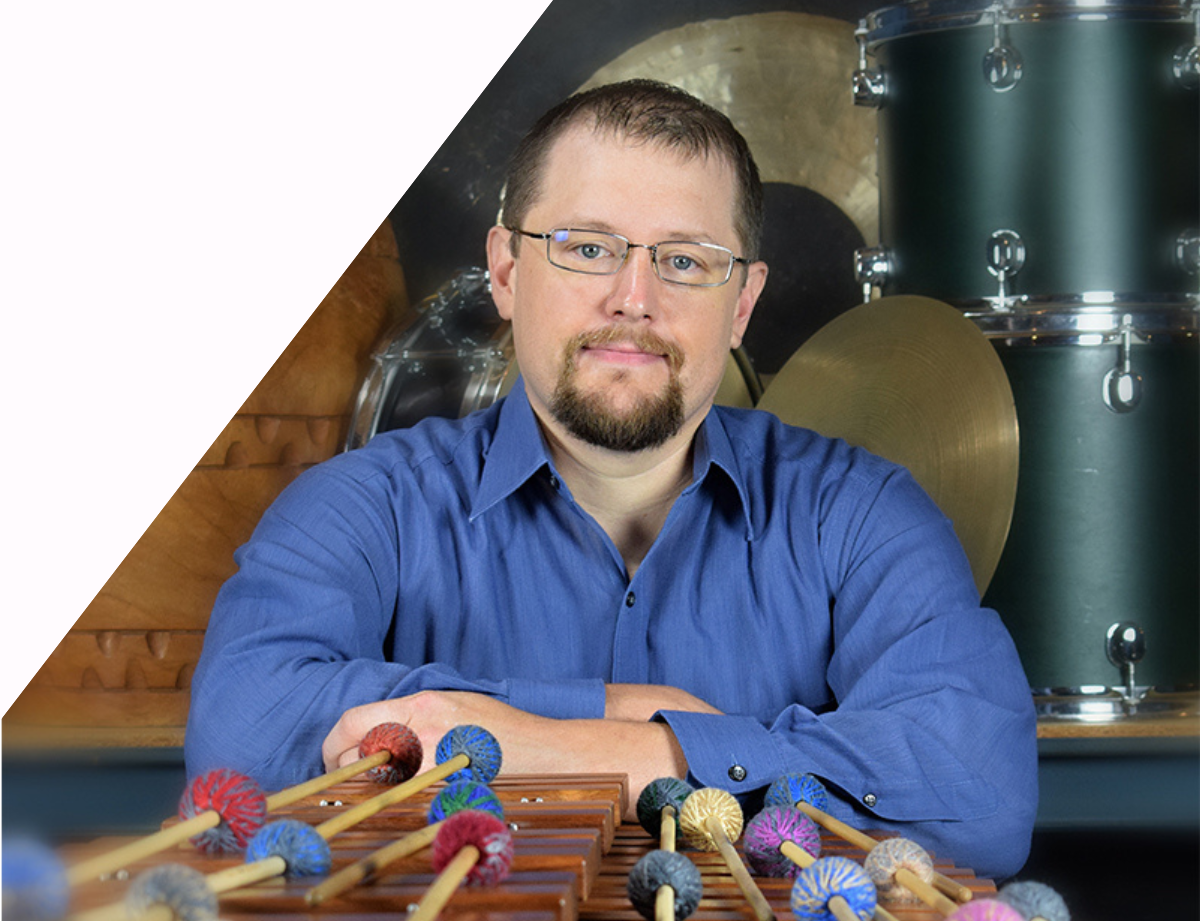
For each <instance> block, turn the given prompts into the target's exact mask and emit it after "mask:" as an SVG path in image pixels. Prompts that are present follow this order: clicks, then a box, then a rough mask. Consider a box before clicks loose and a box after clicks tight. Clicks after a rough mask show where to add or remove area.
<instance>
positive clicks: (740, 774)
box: [729, 764, 746, 783]
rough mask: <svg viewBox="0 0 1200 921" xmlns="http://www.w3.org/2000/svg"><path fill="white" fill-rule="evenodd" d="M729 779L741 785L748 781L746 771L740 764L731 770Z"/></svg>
mask: <svg viewBox="0 0 1200 921" xmlns="http://www.w3.org/2000/svg"><path fill="white" fill-rule="evenodd" d="M729 779H730V780H732V781H733V782H734V783H741V782H742V781H743V780H745V779H746V769H745V768H744V767H742V766H741V765H740V764H735V765H734V766H733V767H731V768H730V769H729Z"/></svg>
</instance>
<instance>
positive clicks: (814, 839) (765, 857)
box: [742, 806, 821, 879]
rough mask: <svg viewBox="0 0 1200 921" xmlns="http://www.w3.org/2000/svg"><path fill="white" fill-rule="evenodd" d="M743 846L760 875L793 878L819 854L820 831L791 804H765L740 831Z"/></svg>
mask: <svg viewBox="0 0 1200 921" xmlns="http://www.w3.org/2000/svg"><path fill="white" fill-rule="evenodd" d="M742 850H743V852H744V853H745V855H746V862H747V863H749V864H750V869H752V870H753V871H754V872H755V873H757V874H758V875H760V876H776V877H782V878H788V879H795V878H796V877H797V876H799V875H800V871H801V870H803V869H805V868H806V867H808V866H811V865H812V863H813V861H814V860H816V859H817V858H818V857H820V856H821V833H820V831H818V830H817V826H816V824H815V823H814V822H813V820H812V819H810V818H809V817H808V816H806V815H805V814H804V813H803V812H801V811H800V810H799V809H797V808H796V807H794V806H768V807H767V808H766V809H764V810H763V811H762V812H760V813H759V814H758V815H756V816H755V817H754V818H752V819H751V820H750V821H749V822H747V823H746V828H745V830H744V831H743V832H742Z"/></svg>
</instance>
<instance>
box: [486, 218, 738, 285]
mask: <svg viewBox="0 0 1200 921" xmlns="http://www.w3.org/2000/svg"><path fill="white" fill-rule="evenodd" d="M504 229H505V230H507V231H508V232H509V233H517V234H520V235H521V236H523V237H529V238H531V239H533V240H544V241H545V243H546V261H547V262H549V263H550V264H551V265H552V266H554V267H555V268H556V269H562V270H563V271H564V272H571V273H573V274H575V275H593V276H596V277H598V278H611V277H612V276H614V275H617V274H619V273H620V271H621V269H623V268H625V263H626V262H627V261H628V260H629V251H630V250H631V249H645V250H649V251H650V264H651V265H653V266H654V274H655V276H656V277H657V278H658V280H659V281H661V282H662V283H663V284H664V285H675V286H676V287H678V288H720V287H722V286H723V285H727V284H729V279H731V278H733V267H734V266H735V265H739V264H740V265H747V266H748V265H750V263H751V261H752V260H750V259H746V258H743V257H742V256H735V255H734V253H733V250H731V249H730V248H729V247H728V246H722V245H721V244H720V243H702V242H700V241H699V240H659V241H658V242H657V243H634V242H633V241H632V240H630V239H629V238H628V237H626V236H625V235H623V234H619V233H613V232H612V231H611V230H591V229H589V228H586V227H555V228H554V229H553V230H548V231H546V232H545V233H534V232H532V231H530V230H522V229H521V228H519V227H505V228H504ZM572 232H575V233H600V234H604V235H606V236H609V237H615V238H616V239H618V240H620V241H621V242H623V243H624V244H625V255H623V256H622V257H621V264H620V265H618V266H617V267H616V268H615V269H613V270H612V271H611V272H585V271H583V270H582V269H572V268H568V267H567V266H565V265H559V264H558V263H557V262H555V261H554V260H553V259H551V258H550V240H551V239H552V238H553V237H554V235H555V234H557V233H572ZM668 243H686V244H689V245H692V246H708V247H711V248H712V249H719V250H724V251H725V252H727V253H729V267H728V269H727V270H726V272H725V279H724V280H723V281H709V282H696V283H694V284H693V283H688V282H686V281H671V279H669V278H663V277H662V272H660V271H659V268H658V248H659V247H660V246H666V245H667V244H668Z"/></svg>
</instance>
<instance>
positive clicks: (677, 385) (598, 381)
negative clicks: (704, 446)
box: [488, 126, 766, 451]
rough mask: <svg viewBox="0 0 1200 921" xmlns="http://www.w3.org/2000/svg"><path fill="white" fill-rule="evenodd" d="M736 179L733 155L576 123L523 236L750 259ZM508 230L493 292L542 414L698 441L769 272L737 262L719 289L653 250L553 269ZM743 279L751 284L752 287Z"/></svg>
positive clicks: (599, 435)
mask: <svg viewBox="0 0 1200 921" xmlns="http://www.w3.org/2000/svg"><path fill="white" fill-rule="evenodd" d="M734 188H735V181H734V174H733V170H732V169H731V168H730V167H729V165H728V164H727V163H725V162H724V160H718V159H715V158H712V159H701V158H692V159H684V158H683V157H681V155H679V154H678V153H676V152H674V151H670V150H663V149H661V148H659V147H657V146H653V145H633V144H629V143H627V142H625V141H624V140H622V139H619V138H616V137H613V136H611V135H607V134H606V135H597V134H595V133H594V132H593V131H592V130H591V129H590V128H585V127H578V126H577V127H575V128H573V129H570V130H569V131H568V132H567V133H566V134H564V135H563V136H562V137H561V138H560V139H559V140H558V141H557V142H556V143H555V144H554V146H553V147H552V148H551V150H550V152H549V154H548V156H547V160H546V164H545V168H544V171H543V174H542V181H541V195H540V197H539V198H538V200H537V201H536V202H535V203H534V205H533V207H532V208H531V209H530V211H529V213H528V215H527V216H526V218H525V221H524V226H523V227H522V228H521V229H522V230H528V231H532V232H536V233H544V232H546V231H549V230H554V229H559V228H575V229H588V230H604V231H610V232H612V233H618V234H621V235H623V236H625V237H627V238H629V239H630V240H632V241H633V242H634V243H643V244H653V243H658V242H660V241H663V240H691V241H696V242H701V243H716V244H719V245H721V246H725V247H728V248H729V249H731V250H733V251H734V253H735V254H737V255H740V254H741V249H742V247H741V242H740V240H739V239H738V237H737V235H736V233H735V231H734V220H733V219H734ZM509 236H510V234H509V233H508V232H507V231H504V230H502V229H499V228H497V229H494V230H493V231H492V233H491V235H490V236H489V240H488V256H489V266H490V269H491V273H492V288H493V294H494V296H495V298H496V303H497V306H498V309H499V311H500V314H501V316H502V317H504V318H505V319H509V320H511V321H512V324H513V337H514V342H515V346H516V352H517V358H518V361H519V364H520V367H521V373H522V376H523V378H524V380H525V387H526V391H527V392H528V394H529V399H530V402H531V404H532V405H533V407H534V410H535V411H536V412H537V413H538V415H539V417H540V418H541V419H542V420H543V422H548V420H551V419H552V420H554V423H555V426H556V427H557V428H558V429H559V430H560V431H565V432H569V433H570V434H572V435H573V436H574V437H576V438H580V439H582V440H584V441H586V442H588V443H591V444H596V445H599V446H601V447H606V448H609V449H610V450H618V451H634V450H639V449H642V448H647V447H654V446H657V445H658V444H661V443H663V442H664V441H666V440H668V439H670V438H671V437H674V436H675V435H676V434H677V433H679V432H681V431H682V432H683V433H684V435H685V437H687V438H690V437H691V434H692V433H693V432H694V431H695V428H696V427H697V426H698V425H699V423H700V421H701V420H702V419H703V417H704V414H705V412H707V410H708V408H709V407H710V406H711V404H712V398H713V395H714V394H715V393H716V390H717V387H718V385H719V384H720V382H721V377H722V375H723V374H724V371H725V367H726V361H727V358H728V353H729V350H730V349H731V348H736V347H737V346H738V345H739V344H740V343H741V340H742V335H743V333H744V332H745V329H746V324H747V323H748V322H749V319H750V313H751V311H752V310H753V307H754V302H755V300H756V299H757V297H758V294H759V292H760V291H761V290H762V285H763V282H764V281H765V278H766V266H765V265H763V264H762V263H756V264H755V265H753V266H750V267H749V270H748V271H747V269H746V268H743V267H742V266H740V265H735V266H734V269H733V277H732V278H731V279H730V281H729V282H728V283H727V284H725V285H723V286H721V287H717V288H688V287H682V286H679V285H670V284H666V283H664V282H663V281H661V280H660V279H659V278H658V276H657V275H656V274H655V272H654V267H653V265H652V264H651V258H650V254H649V252H648V251H647V250H645V249H638V248H634V249H631V250H630V252H629V255H628V257H627V259H626V262H625V265H624V266H623V267H622V268H621V270H620V272H618V273H617V274H616V275H605V276H596V275H582V274H577V273H573V272H568V271H564V270H562V269H560V268H557V267H555V266H552V265H551V264H550V263H549V262H548V261H547V259H546V245H545V243H544V242H542V241H541V240H533V239H528V238H524V239H522V240H521V243H520V251H519V252H520V255H519V258H516V259H514V258H513V257H512V255H511V252H510V249H509ZM743 278H745V280H746V283H745V284H744V285H743Z"/></svg>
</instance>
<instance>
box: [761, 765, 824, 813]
mask: <svg viewBox="0 0 1200 921" xmlns="http://www.w3.org/2000/svg"><path fill="white" fill-rule="evenodd" d="M797 803H808V804H809V805H810V806H812V807H813V808H814V809H821V810H826V809H828V808H829V794H828V792H827V791H826V790H825V785H824V784H823V783H821V781H819V780H817V778H815V777H813V775H812V774H800V773H797V772H795V771H792V772H790V773H787V774H784V775H782V776H781V777H777V778H776V779H775V782H774V783H772V784H771V786H769V787H767V795H766V797H765V798H764V800H763V805H764V806H795V805H796V804H797Z"/></svg>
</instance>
